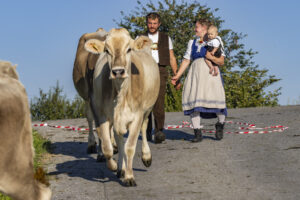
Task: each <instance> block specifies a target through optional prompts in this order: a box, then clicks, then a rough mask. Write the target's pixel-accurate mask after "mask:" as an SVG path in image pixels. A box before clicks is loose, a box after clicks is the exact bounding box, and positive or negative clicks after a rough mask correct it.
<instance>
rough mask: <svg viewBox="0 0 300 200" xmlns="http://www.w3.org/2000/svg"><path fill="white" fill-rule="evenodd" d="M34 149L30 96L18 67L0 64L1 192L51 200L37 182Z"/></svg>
mask: <svg viewBox="0 0 300 200" xmlns="http://www.w3.org/2000/svg"><path fill="white" fill-rule="evenodd" d="M33 157H34V149H33V144H32V128H31V119H30V111H29V105H28V100H27V94H26V91H25V88H24V86H23V85H22V84H21V83H20V81H19V80H18V75H17V72H16V67H15V66H12V65H11V64H10V63H9V62H3V61H0V191H1V192H3V193H4V194H7V195H9V196H11V197H12V198H14V199H16V200H24V199H28V200H29V199H30V200H50V198H51V190H50V189H49V188H47V187H46V186H45V185H43V184H41V183H39V182H38V181H37V180H35V179H34V169H33Z"/></svg>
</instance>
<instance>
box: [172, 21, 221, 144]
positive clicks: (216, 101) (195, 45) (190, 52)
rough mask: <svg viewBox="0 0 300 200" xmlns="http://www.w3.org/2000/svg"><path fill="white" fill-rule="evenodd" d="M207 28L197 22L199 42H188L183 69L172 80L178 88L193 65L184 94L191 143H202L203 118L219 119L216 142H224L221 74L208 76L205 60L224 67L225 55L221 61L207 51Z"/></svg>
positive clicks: (206, 24)
mask: <svg viewBox="0 0 300 200" xmlns="http://www.w3.org/2000/svg"><path fill="white" fill-rule="evenodd" d="M208 27H209V22H208V21H206V20H201V19H200V20H197V21H196V23H195V33H196V39H194V40H190V41H189V43H188V47H187V50H186V53H185V55H184V60H183V61H182V63H181V65H180V69H179V71H178V72H177V74H176V76H174V77H172V84H173V85H176V81H178V79H179V78H180V77H181V75H182V74H183V72H184V71H185V70H186V68H187V67H188V66H189V64H190V63H191V61H192V64H191V67H190V69H189V72H188V75H187V77H186V80H185V83H184V87H183V92H182V109H183V111H184V115H190V117H191V121H192V125H193V128H194V133H195V138H194V139H193V140H192V142H200V141H201V140H202V133H201V128H202V127H203V126H201V124H200V122H201V118H215V117H218V122H217V123H216V125H215V127H216V139H217V140H221V139H222V138H223V129H224V121H225V116H226V115H227V109H226V102H225V91H224V87H223V82H222V78H221V75H220V73H218V75H217V76H212V75H211V74H209V68H208V66H207V64H206V63H205V61H204V58H206V59H209V60H210V61H212V62H214V63H216V65H218V66H222V65H223V64H224V57H225V54H224V52H222V56H221V57H219V58H217V57H215V56H213V55H212V54H211V53H210V52H207V51H206V48H205V45H206V42H207V29H208Z"/></svg>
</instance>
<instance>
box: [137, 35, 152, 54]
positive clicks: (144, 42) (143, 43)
mask: <svg viewBox="0 0 300 200" xmlns="http://www.w3.org/2000/svg"><path fill="white" fill-rule="evenodd" d="M151 45H152V40H150V38H148V37H147V36H140V37H138V38H137V39H135V40H134V42H133V49H134V50H136V51H139V50H143V49H150V48H151Z"/></svg>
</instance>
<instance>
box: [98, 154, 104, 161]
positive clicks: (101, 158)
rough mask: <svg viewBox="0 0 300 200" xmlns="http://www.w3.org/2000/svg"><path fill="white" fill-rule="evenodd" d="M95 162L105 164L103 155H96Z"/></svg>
mask: <svg viewBox="0 0 300 200" xmlns="http://www.w3.org/2000/svg"><path fill="white" fill-rule="evenodd" d="M97 162H105V156H104V155H98V156H97Z"/></svg>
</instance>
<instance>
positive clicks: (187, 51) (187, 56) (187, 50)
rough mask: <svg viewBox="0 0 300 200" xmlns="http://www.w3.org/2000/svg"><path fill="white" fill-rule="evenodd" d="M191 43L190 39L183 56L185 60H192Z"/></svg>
mask: <svg viewBox="0 0 300 200" xmlns="http://www.w3.org/2000/svg"><path fill="white" fill-rule="evenodd" d="M192 45H193V40H190V41H189V43H188V45H187V48H186V51H185V54H184V56H183V58H185V59H187V60H192Z"/></svg>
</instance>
